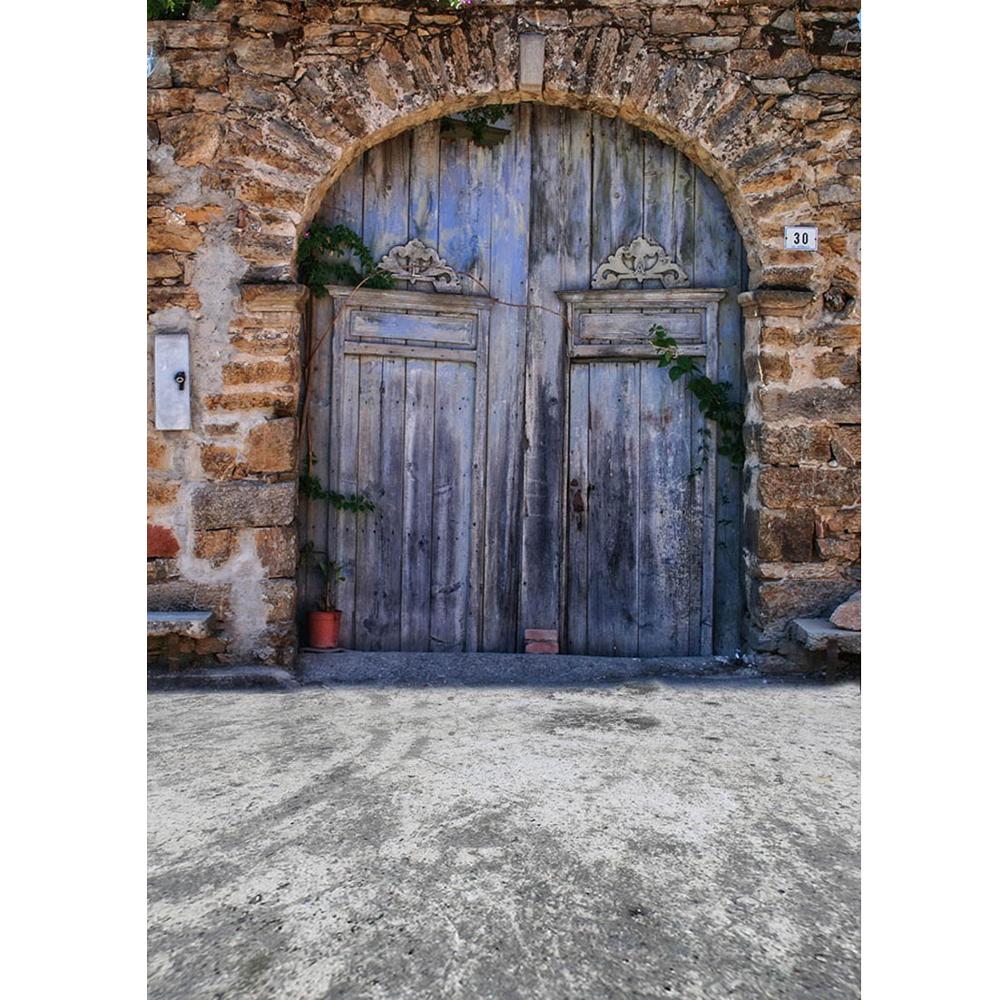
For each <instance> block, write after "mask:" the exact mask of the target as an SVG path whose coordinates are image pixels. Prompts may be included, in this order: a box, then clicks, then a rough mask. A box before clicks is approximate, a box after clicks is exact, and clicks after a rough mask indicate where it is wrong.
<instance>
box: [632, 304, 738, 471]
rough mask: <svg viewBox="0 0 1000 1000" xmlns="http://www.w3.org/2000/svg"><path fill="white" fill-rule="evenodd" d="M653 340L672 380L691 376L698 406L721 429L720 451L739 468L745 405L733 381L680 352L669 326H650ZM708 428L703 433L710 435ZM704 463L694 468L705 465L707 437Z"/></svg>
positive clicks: (704, 448)
mask: <svg viewBox="0 0 1000 1000" xmlns="http://www.w3.org/2000/svg"><path fill="white" fill-rule="evenodd" d="M649 332H650V334H651V340H650V343H651V344H652V345H653V346H654V347H655V348H656V349H657V351H659V352H660V361H659V364H660V367H661V368H666V369H667V374H668V375H669V376H670V380H671V382H677V381H678V380H679V379H682V378H684V376H685V375H689V376H691V377H690V379H689V380H688V383H687V388H688V389H689V390H690V392H691V393H692V395H693V396H694V397H695V399H697V400H698V409H699V410H700V411H701V412H702V413H704V414H705V417H706V419H708V420H711V421H712V422H713V423H714V424H715V426H716V429H717V431H718V443H717V448H718V452H719V454H720V455H725V456H726V457H727V458H728V459H729V460H730V462H732V464H733V465H734V466H735V467H736V468H737V469H740V468H742V467H743V458H744V455H745V451H744V445H743V405H742V404H741V403H740V402H739V400H738V399H734V398H733V385H732V383H731V382H714V381H713V380H712V379H710V378H709V377H708V376H707V375H706V374H705V373H704V372H703V371H702V370H701V368H699V367H698V365H697V364H695V360H694V358H692V357H691V356H690V355H687V354H680V353H679V352H678V347H677V341H676V340H674V338H673V337H669V336H667V331H666V329H665V328H664V327H663V326H661V325H660V324H659V323H656V324H654V325H653V326H651V327H650V328H649ZM709 433H710V432H708V431H707V430H706V431H705V432H703V435H704V436H706V437H707V435H708V434H709ZM699 452H700V453H701V464H700V465H699V466H698V467H697V468H696V469H694V470H693V474H697V473H699V472H701V471H702V469H703V468H704V467H705V458H706V457H707V456H708V444H707V441H703V442H702V444H701V446H700V447H699Z"/></svg>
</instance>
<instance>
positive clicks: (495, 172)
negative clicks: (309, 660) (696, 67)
mask: <svg viewBox="0 0 1000 1000" xmlns="http://www.w3.org/2000/svg"><path fill="white" fill-rule="evenodd" d="M487 138H488V141H489V142H490V143H491V144H489V145H479V144H477V143H476V142H474V141H473V140H472V138H471V137H470V135H469V130H468V129H466V128H464V127H462V126H460V125H459V126H456V125H454V124H451V123H449V122H448V121H447V120H445V121H436V122H430V123H428V124H425V125H422V126H419V127H418V128H416V129H413V130H412V131H410V132H407V133H404V134H402V135H400V136H397V137H396V138H394V139H390V140H388V141H386V142H384V143H382V144H381V145H379V146H376V147H374V148H372V149H370V150H368V151H367V152H366V153H365V154H364V156H363V157H362V158H360V159H359V160H357V161H356V162H355V163H354V164H352V165H351V166H350V167H349V168H348V169H347V170H346V171H345V172H344V174H343V175H342V176H341V177H340V178H339V179H338V181H337V182H336V184H335V185H334V186H333V188H332V189H331V190H330V192H329V193H328V195H327V197H326V199H325V201H324V203H323V205H322V207H321V209H320V211H319V213H318V218H319V219H321V220H322V221H324V222H327V223H331V224H332V223H337V222H341V223H345V224H346V225H348V226H350V227H351V228H353V229H355V230H356V231H357V232H359V233H360V234H361V235H362V237H363V239H364V242H365V243H366V244H367V246H368V247H369V248H370V249H371V251H372V252H373V254H374V255H375V257H376V259H379V258H381V257H383V255H391V256H392V258H393V260H394V261H395V262H396V263H397V264H398V265H399V267H400V269H401V270H400V273H404V272H407V271H408V272H409V273H410V274H411V275H413V276H414V277H415V278H416V279H417V280H414V281H405V280H400V281H398V282H397V287H396V289H395V290H393V291H385V292H383V291H376V290H370V289H364V290H362V291H360V292H356V293H353V294H351V295H349V296H348V295H347V293H348V292H349V290H348V289H342V290H334V294H333V295H332V296H331V297H330V298H328V299H320V300H317V301H316V302H314V304H313V310H312V330H311V336H312V338H313V339H314V340H315V339H317V338H319V337H322V336H323V335H324V334H327V336H326V337H325V341H324V346H323V348H322V349H321V350H320V351H319V352H318V353H317V355H316V357H315V359H314V364H315V368H314V370H313V372H312V373H311V376H310V385H311V392H310V399H309V404H308V411H307V419H308V421H309V443H310V448H311V451H312V455H313V457H314V465H313V470H314V472H315V473H316V474H317V475H318V476H319V477H320V479H321V481H323V482H324V485H328V486H329V487H330V488H333V489H335V490H337V491H338V492H341V493H353V492H360V493H364V494H365V495H367V496H368V497H370V498H371V499H372V500H373V501H374V502H375V503H376V505H377V509H376V511H375V512H374V513H369V514H361V515H355V514H337V513H336V512H334V511H331V510H329V509H328V507H327V506H326V505H324V504H316V503H314V504H312V505H310V507H309V509H308V510H307V511H306V512H305V515H304V524H303V531H304V533H305V535H306V537H307V538H309V539H311V540H313V541H314V542H316V544H317V545H318V546H319V547H321V548H324V549H326V550H327V551H329V552H330V553H331V554H332V555H334V556H335V557H336V558H337V560H338V561H339V562H341V563H343V564H344V565H345V567H346V571H347V577H348V579H347V582H346V583H345V584H344V585H343V587H342V588H341V593H340V606H341V608H342V609H343V611H344V622H343V632H342V635H343V642H344V644H345V645H347V646H349V647H352V648H358V649H383V650H399V649H402V650H425V649H426V650H437V651H459V650H476V649H482V650H493V651H510V652H513V651H520V650H521V649H523V645H524V635H525V632H526V631H527V630H530V629H544V630H555V631H556V632H557V634H558V637H559V644H560V650H561V651H565V652H577V653H589V654H604V655H624V656H636V655H638V656H653V655H696V654H704V653H711V652H715V653H731V652H733V651H734V650H735V649H736V648H737V647H738V645H739V634H740V621H741V615H742V598H741V593H740V582H739V580H740V573H739V558H740V522H741V485H740V477H739V474H738V472H737V470H735V469H733V468H732V467H731V466H730V464H729V462H728V460H725V459H723V460H721V461H720V460H718V459H717V458H716V457H715V456H714V453H712V454H711V457H710V461H709V462H708V463H707V465H706V464H705V463H704V462H703V461H702V455H703V454H704V452H702V451H700V450H699V449H700V448H702V447H703V446H704V444H705V442H706V437H705V435H704V430H705V427H704V422H703V420H702V418H701V417H700V415H699V413H698V411H697V407H696V406H694V404H693V402H692V399H691V397H690V394H689V393H686V392H685V390H684V387H683V385H679V384H674V383H672V382H671V381H670V380H669V379H668V378H667V376H666V373H665V372H663V371H662V369H659V368H657V365H656V357H655V354H654V353H653V352H652V351H651V350H650V348H649V345H648V328H649V326H650V325H652V324H653V323H654V322H662V323H664V325H666V326H668V329H669V330H670V332H671V333H672V334H673V335H674V336H675V337H676V339H678V341H680V342H681V343H682V344H683V345H684V349H685V350H688V351H689V352H690V353H693V354H695V355H696V356H697V357H699V358H700V359H702V361H703V363H704V364H705V365H706V367H708V368H712V369H714V372H715V374H716V376H717V377H718V378H719V379H725V380H728V381H730V382H731V383H732V384H733V386H734V387H735V391H741V387H742V385H743V382H744V379H743V377H742V367H741V319H740V310H739V306H738V304H737V294H738V293H739V292H740V291H741V290H742V289H744V288H745V287H746V260H745V254H744V251H743V245H742V242H741V240H740V237H739V234H738V232H737V229H736V227H735V225H734V223H733V221H732V219H731V217H730V214H729V210H728V208H727V206H726V203H725V200H724V198H723V197H722V195H721V193H720V192H719V190H718V189H717V187H716V186H715V185H714V184H713V182H712V181H711V180H710V179H709V178H708V177H707V176H706V175H705V174H704V173H702V172H701V171H700V170H699V169H698V168H696V167H695V166H694V165H693V164H692V163H691V162H690V161H689V160H688V159H687V158H686V157H684V156H683V155H682V154H680V153H679V152H678V151H676V150H674V149H672V148H671V147H669V146H667V145H665V144H664V143H662V142H661V141H660V140H659V139H656V138H655V137H653V136H651V135H648V134H646V133H643V132H641V131H640V130H638V129H635V128H633V127H631V126H629V125H627V124H625V123H624V122H622V121H620V120H618V119H609V118H604V117H602V116H600V115H596V114H592V113H590V112H586V111H579V110H574V109H567V108H555V107H547V106H544V105H539V104H522V105H518V106H517V107H516V108H515V109H514V110H513V111H512V113H511V114H510V115H509V116H508V117H507V118H505V119H503V120H501V121H500V122H498V123H497V127H496V131H495V132H493V133H491V134H490V135H489V136H488V137H487ZM639 238H644V239H645V240H646V241H647V244H648V245H644V246H642V247H640V248H639V255H640V258H641V259H642V260H643V261H644V262H645V265H646V266H647V267H648V266H651V265H654V264H656V263H658V264H659V265H660V267H661V270H663V271H664V276H663V278H662V279H648V280H645V281H640V280H636V278H635V274H636V271H635V270H634V267H633V265H634V260H633V258H632V257H631V256H630V251H629V248H630V247H631V248H632V250H633V251H634V250H635V249H636V248H635V247H633V243H634V241H635V240H637V239H639ZM412 241H419V243H413V242H412ZM428 250H429V251H433V254H430V253H428ZM418 258H419V259H418ZM699 467H702V471H701V472H697V471H695V470H697V469H698V468H699ZM300 595H301V598H302V599H303V600H304V601H309V600H310V598H311V594H310V593H309V588H308V586H307V585H306V586H303V587H301V588H300Z"/></svg>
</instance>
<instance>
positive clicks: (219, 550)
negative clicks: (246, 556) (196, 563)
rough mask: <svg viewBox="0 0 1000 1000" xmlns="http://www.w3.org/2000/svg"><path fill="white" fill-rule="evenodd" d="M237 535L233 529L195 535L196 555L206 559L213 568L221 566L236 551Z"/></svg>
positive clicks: (196, 533)
mask: <svg viewBox="0 0 1000 1000" xmlns="http://www.w3.org/2000/svg"><path fill="white" fill-rule="evenodd" d="M237 540H238V535H237V533H236V532H235V531H234V530H232V529H231V528H221V529H219V530H217V531H196V532H195V533H194V554H195V558H197V559H206V560H208V562H210V563H211V564H212V565H213V566H215V567H218V566H221V565H222V564H223V563H224V562H226V560H228V559H229V557H230V556H231V555H232V554H233V553H234V552H235V551H236V542H237Z"/></svg>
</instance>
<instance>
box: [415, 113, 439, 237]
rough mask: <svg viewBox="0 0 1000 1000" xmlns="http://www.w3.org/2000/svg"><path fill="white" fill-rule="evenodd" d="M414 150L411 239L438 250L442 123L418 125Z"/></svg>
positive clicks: (434, 122)
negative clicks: (421, 241)
mask: <svg viewBox="0 0 1000 1000" xmlns="http://www.w3.org/2000/svg"><path fill="white" fill-rule="evenodd" d="M411 135H412V142H411V147H410V191H409V197H410V229H409V238H410V239H411V240H423V242H424V243H426V244H427V245H428V246H431V247H434V249H435V250H436V249H437V247H438V226H439V211H438V206H439V191H438V188H439V184H440V179H441V165H440V146H441V123H440V122H438V121H433V122H427V123H426V124H425V125H418V126H417V127H416V128H415V129H414V130H413V132H412V133H411Z"/></svg>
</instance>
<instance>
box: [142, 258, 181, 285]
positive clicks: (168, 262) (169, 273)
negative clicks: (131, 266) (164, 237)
mask: <svg viewBox="0 0 1000 1000" xmlns="http://www.w3.org/2000/svg"><path fill="white" fill-rule="evenodd" d="M183 273H184V268H183V267H181V264H180V261H178V259H177V258H176V257H175V256H174V255H173V254H169V253H151V254H149V256H148V257H147V258H146V277H147V278H152V279H154V280H155V279H156V278H179V277H180V276H181V275H182V274H183Z"/></svg>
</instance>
